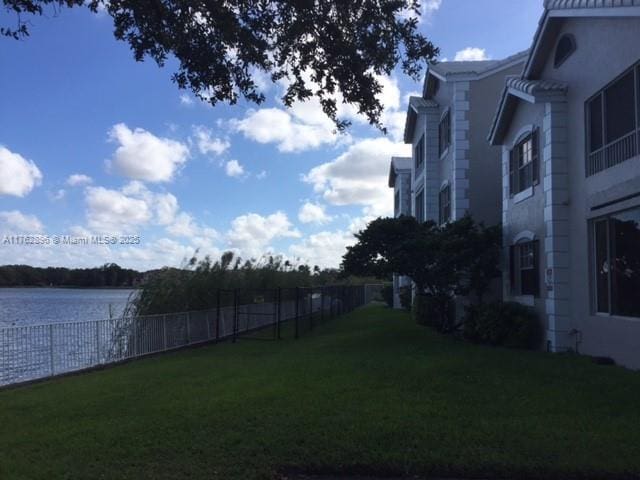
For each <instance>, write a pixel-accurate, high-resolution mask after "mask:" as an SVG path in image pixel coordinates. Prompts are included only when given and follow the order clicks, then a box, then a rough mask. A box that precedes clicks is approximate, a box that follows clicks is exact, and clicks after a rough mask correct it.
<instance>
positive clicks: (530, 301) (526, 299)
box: [511, 295, 536, 307]
mask: <svg viewBox="0 0 640 480" xmlns="http://www.w3.org/2000/svg"><path fill="white" fill-rule="evenodd" d="M511 299H512V300H513V301H514V302H516V303H519V304H521V305H526V306H527V307H535V305H536V297H534V296H533V295H514V296H512V297H511Z"/></svg>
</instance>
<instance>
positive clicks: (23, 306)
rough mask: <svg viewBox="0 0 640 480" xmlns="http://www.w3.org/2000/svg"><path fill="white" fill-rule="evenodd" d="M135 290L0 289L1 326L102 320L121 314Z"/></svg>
mask: <svg viewBox="0 0 640 480" xmlns="http://www.w3.org/2000/svg"><path fill="white" fill-rule="evenodd" d="M132 292H133V290H107V289H73V288H0V328H2V327H10V326H12V325H15V326H22V325H37V324H42V323H51V322H76V321H83V320H103V319H107V318H109V316H110V312H111V315H112V316H115V315H119V314H121V313H122V311H123V309H124V307H125V305H126V302H127V298H129V295H130V294H131V293H132Z"/></svg>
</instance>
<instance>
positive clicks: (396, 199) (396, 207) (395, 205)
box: [393, 192, 400, 215]
mask: <svg viewBox="0 0 640 480" xmlns="http://www.w3.org/2000/svg"><path fill="white" fill-rule="evenodd" d="M393 211H394V212H395V214H396V215H398V213H400V192H396V194H395V196H394V198H393Z"/></svg>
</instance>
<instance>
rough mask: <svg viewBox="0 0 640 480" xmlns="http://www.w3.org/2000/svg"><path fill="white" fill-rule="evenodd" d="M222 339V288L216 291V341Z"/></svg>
mask: <svg viewBox="0 0 640 480" xmlns="http://www.w3.org/2000/svg"><path fill="white" fill-rule="evenodd" d="M218 340H220V289H218V290H217V291H216V342H217V341H218Z"/></svg>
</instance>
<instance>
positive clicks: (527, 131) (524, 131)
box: [508, 123, 536, 152]
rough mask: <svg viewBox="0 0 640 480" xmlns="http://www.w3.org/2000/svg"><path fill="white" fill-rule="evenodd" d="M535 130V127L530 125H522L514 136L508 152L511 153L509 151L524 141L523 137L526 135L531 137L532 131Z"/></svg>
mask: <svg viewBox="0 0 640 480" xmlns="http://www.w3.org/2000/svg"><path fill="white" fill-rule="evenodd" d="M535 129H536V126H535V125H534V124H533V123H531V124H529V125H523V126H522V128H521V129H520V130H518V132H517V133H516V134H515V135H514V137H513V138H514V139H515V140H514V141H513V142H512V143H511V147H509V149H508V150H509V152H511V150H513V149H514V148H515V147H516V145H518V144H519V143H520V142H522V140H524V137H525V136H526V135H531V134H532V133H533V131H534V130H535Z"/></svg>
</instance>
